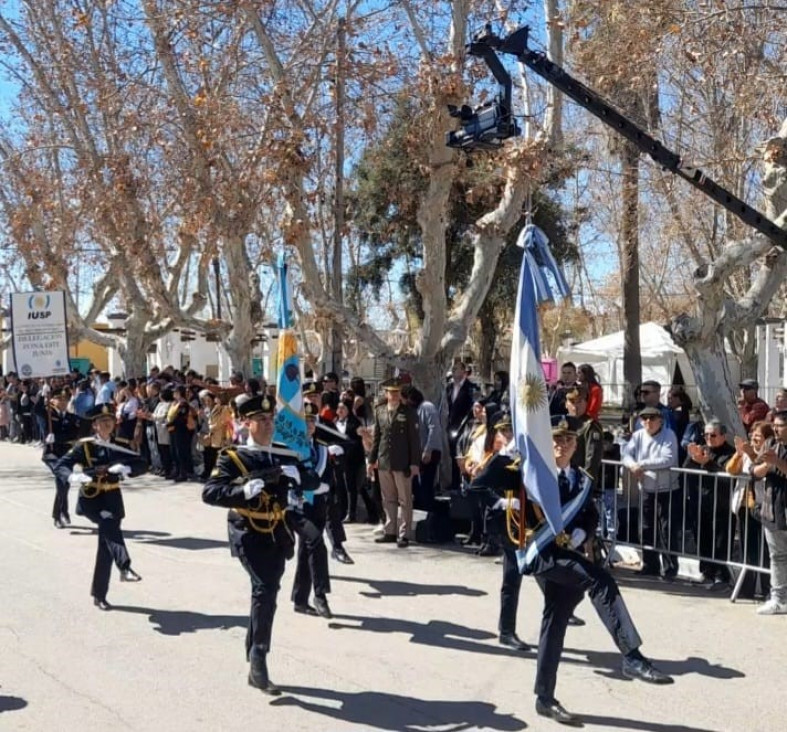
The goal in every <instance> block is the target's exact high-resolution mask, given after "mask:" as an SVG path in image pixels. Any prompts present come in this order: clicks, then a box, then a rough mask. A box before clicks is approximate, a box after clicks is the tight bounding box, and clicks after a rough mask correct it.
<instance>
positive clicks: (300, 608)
mask: <svg viewBox="0 0 787 732" xmlns="http://www.w3.org/2000/svg"><path fill="white" fill-rule="evenodd" d="M295 612H296V613H300V614H301V615H311V616H313V617H317V615H318V614H319V613H318V612H317V611H316V610H315V609H314V608H313V607H312V606H311V605H296V606H295Z"/></svg>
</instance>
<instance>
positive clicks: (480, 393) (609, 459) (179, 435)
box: [0, 361, 787, 612]
mask: <svg viewBox="0 0 787 732" xmlns="http://www.w3.org/2000/svg"><path fill="white" fill-rule="evenodd" d="M509 381H510V380H509V374H508V373H507V372H505V371H498V372H496V373H495V374H494V378H493V381H492V382H490V383H487V384H478V383H476V382H475V381H474V380H473V377H472V373H471V370H470V368H469V367H468V366H467V365H466V364H464V363H462V362H461V361H457V362H456V363H454V365H453V367H452V368H451V371H450V372H449V374H447V376H446V383H445V385H444V387H443V388H442V389H441V391H440V397H439V400H435V401H434V402H433V401H430V400H428V399H426V398H425V397H424V393H423V391H422V390H421V389H419V388H417V387H416V386H415V385H414V384H412V382H411V380H410V379H409V378H408V377H407V375H406V374H403V375H401V376H400V377H398V378H396V379H393V380H391V381H389V382H384V388H383V389H381V390H380V392H379V393H373V390H371V389H370V388H369V385H367V384H366V383H365V382H364V381H363V379H359V378H354V379H351V380H349V381H348V382H346V383H342V380H341V379H340V377H339V376H338V375H337V374H335V373H327V374H325V375H324V376H323V377H322V378H319V379H313V380H309V381H307V382H306V383H305V384H304V395H305V398H306V399H308V400H309V401H311V402H312V403H313V404H315V406H317V408H318V410H319V421H320V422H321V423H322V424H324V425H326V426H328V427H329V428H330V430H332V431H333V433H334V434H335V435H337V436H338V437H337V439H339V440H341V441H342V444H343V454H342V455H335V456H334V462H335V465H334V470H333V475H334V490H335V491H336V493H337V495H338V499H337V500H338V501H339V503H340V506H341V514H342V515H343V516H344V520H345V521H346V522H358V521H367V522H369V523H370V524H372V525H374V527H375V529H374V530H375V531H376V532H377V534H378V535H379V536H378V538H379V539H380V540H381V541H389V540H390V541H396V542H397V543H399V544H400V545H406V543H407V541H408V539H409V537H410V536H411V533H412V510H413V508H415V509H420V510H423V511H431V510H432V509H433V508H434V507H435V500H436V496H439V495H440V494H443V495H448V496H451V497H452V499H453V498H455V499H456V501H457V504H460V503H461V501H462V500H463V499H464V501H465V506H466V509H467V518H468V519H469V520H470V524H469V529H468V532H467V538H466V539H465V543H466V544H468V545H474V546H477V547H478V549H477V553H478V554H480V555H482V556H494V555H498V554H500V553H501V550H502V545H503V544H504V542H505V539H504V538H502V537H500V536H499V532H497V531H493V530H490V528H489V525H488V521H487V518H488V517H487V516H485V513H484V510H483V508H482V507H481V506H480V505H477V504H476V503H475V502H474V500H473V498H472V493H471V491H469V490H468V489H469V487H470V484H471V483H472V480H473V478H474V476H476V475H477V474H478V473H479V471H481V470H482V469H483V468H484V466H485V465H486V464H487V462H488V460H489V459H490V456H491V455H493V454H494V452H495V451H496V450H497V449H499V445H498V446H495V444H494V441H495V434H496V430H495V429H494V426H495V425H498V424H502V423H504V422H505V419H506V416H507V415H508V414H509V386H510V384H509ZM61 391H65V394H66V397H67V404H68V407H67V410H68V411H69V412H73V413H74V414H76V415H78V416H80V417H83V416H84V415H86V414H87V413H88V411H89V410H90V409H91V408H92V407H93V406H94V405H97V404H105V403H106V404H112V405H113V409H114V410H115V414H116V419H117V428H116V434H117V437H118V439H119V440H121V441H123V442H126V443H127V444H128V445H129V446H130V447H132V448H134V449H136V450H138V451H140V452H141V453H142V454H143V455H144V456H145V458H146V459H147V460H148V462H149V465H150V469H151V471H152V472H153V473H155V474H156V475H159V476H161V477H162V478H165V479H169V480H172V481H174V482H183V481H205V480H206V479H207V478H208V476H209V475H210V472H211V470H212V469H213V466H214V465H215V463H216V459H217V456H218V454H219V452H220V451H221V450H222V449H223V448H225V447H227V446H229V445H231V444H239V443H243V442H244V441H245V439H246V434H245V432H244V426H243V422H242V421H241V420H238V419H236V418H235V410H234V406H235V405H236V404H237V403H239V401H242V400H243V399H245V398H249V397H251V396H254V395H257V394H260V393H265V394H267V395H268V396H271V397H275V386H274V385H272V384H266V383H264V382H263V381H261V380H258V379H254V378H249V379H244V377H243V375H242V374H233V376H232V377H231V379H230V383H229V385H220V384H218V383H217V382H216V381H215V380H213V379H210V378H202V377H201V376H200V375H199V374H197V373H195V372H194V371H179V370H177V369H174V368H173V367H166V368H164V369H159V368H157V367H153V368H152V369H151V370H150V373H148V374H146V375H144V376H140V377H138V378H129V379H125V380H124V379H120V378H117V377H115V378H113V377H112V376H111V375H110V374H109V373H107V372H100V371H98V370H95V369H94V370H91V371H90V373H89V374H88V375H87V376H82V375H80V374H79V373H78V372H74V373H72V374H71V375H70V376H69V377H67V378H62V379H54V378H53V379H20V378H19V377H18V375H17V374H15V373H9V374H7V375H6V376H5V377H3V379H2V384H0V440H10V441H12V442H17V443H23V444H31V445H42V444H43V443H44V442H45V441H46V438H47V435H48V433H49V432H50V431H51V428H50V427H49V426H48V424H47V419H48V418H47V404H48V401H49V397H50V395H51V394H54V393H57V392H61ZM663 391H664V389H663V388H662V385H661V384H659V383H658V382H656V381H645V382H643V383H642V384H641V385H640V386H639V388H638V390H637V400H638V407H637V410H636V412H635V415H634V416H633V418H632V420H631V421H630V423H629V424H628V426H627V428H624V429H621V428H620V427H618V429H612V428H610V427H609V426H607V427H605V426H604V425H602V422H601V421H600V420H601V409H602V405H603V390H602V387H601V385H600V384H599V381H598V379H597V377H596V375H595V373H594V372H593V369H592V367H591V366H589V365H587V364H581V365H579V366H578V367H577V366H575V365H574V364H573V363H565V364H563V365H562V367H561V370H560V380H559V381H558V382H557V383H556V384H555V385H554V386H553V387H551V389H550V393H549V411H550V413H551V414H552V415H565V416H566V419H567V420H569V423H570V426H571V429H572V430H574V431H576V432H577V435H578V438H577V440H578V445H577V450H576V452H575V454H574V457H573V458H572V466H573V467H575V468H582V469H584V470H585V471H587V472H588V473H589V474H590V475H591V477H592V478H593V480H594V485H595V486H596V500H597V501H598V503H599V508H600V509H601V510H600V516H601V519H600V526H599V536H600V538H605V539H614V538H616V537H617V538H618V539H620V538H621V535H622V533H623V534H625V537H626V538H625V540H626V541H630V540H631V536H632V531H634V532H635V533H636V535H637V536H638V538H639V540H640V542H641V543H642V544H644V545H647V546H652V547H654V549H646V550H645V551H643V553H642V568H641V570H640V572H641V573H642V574H653V575H659V574H660V575H661V576H662V577H664V578H666V579H672V578H674V577H675V575H676V574H677V571H678V563H677V555H678V554H683V553H691V552H692V550H693V551H695V552H698V553H699V555H701V556H702V557H703V560H702V562H701V564H700V570H701V572H702V574H703V581H704V582H705V583H706V584H707V586H708V587H709V588H711V589H715V588H724V587H728V586H729V585H730V583H731V582H732V580H733V579H734V578H733V576H732V574H731V572H730V568H729V566H728V564H729V561H730V560H737V561H743V563H744V564H748V565H754V566H757V565H759V566H762V567H766V568H767V567H768V566H769V563H770V566H771V568H772V571H773V573H774V576H775V582H774V587H773V589H772V591H771V600H770V601H769V602H768V603H766V605H763V608H766V609H765V610H764V611H763V612H787V570H785V569H784V565H785V563H786V562H787V541H785V536H787V526H785V523H786V522H785V518H786V517H785V508H784V504H785V497H784V492H785V486H784V485H783V484H784V482H785V481H786V480H787V478H785V477H784V476H785V474H787V470H785V471H782V463H781V462H780V461H783V460H785V459H787V455H783V452H784V449H787V448H784V445H785V444H787V434H785V433H787V427H785V424H787V411H786V410H787V390H784V389H782V390H779V391H778V393H777V394H776V396H775V399H774V404H773V407H771V406H769V405H768V404H767V403H766V402H765V401H764V400H763V399H761V398H760V397H759V395H758V384H757V382H756V381H753V380H744V381H742V382H741V383H740V399H739V402H738V409H739V413H740V417H741V421H742V423H743V426H744V429H745V433H746V434H745V435H743V434H742V435H738V436H732V435H730V431H729V426H728V425H725V424H723V423H721V422H719V421H717V420H710V421H708V422H707V423H703V422H702V420H701V419H698V418H696V417H695V416H694V414H693V411H692V410H693V404H692V401H691V399H690V397H689V395H688V394H687V393H686V391H685V389H684V387H682V386H680V385H672V386H671V387H670V388H669V389H667V390H666V392H667V393H666V404H665V403H662V401H661V397H662V393H663ZM398 419H401V420H404V422H406V423H407V424H412V430H413V431H412V432H411V433H410V432H408V436H407V438H406V439H407V448H406V451H407V454H406V455H403V454H402V451H403V450H405V447H404V445H405V442H403V441H400V442H395V441H394V442H391V440H392V439H399V438H395V433H397V430H398V427H397V424H396V421H395V420H398ZM392 420H393V421H392ZM84 424H85V430H84V434H85V435H87V434H89V423H88V422H85V423H84ZM408 430H409V427H408ZM400 431H401V430H400ZM392 435H394V437H392ZM733 437H734V440H733ZM446 451H447V453H448V455H447V457H448V458H449V461H450V470H449V471H444V475H445V476H446V479H443V480H441V477H440V476H441V463H443V462H445V461H444V460H443V458H444V457H445V452H446ZM602 459H603V460H605V463H606V464H605V465H603V466H602ZM618 460H619V461H620V463H621V465H622V470H621V471H617V470H615V469H614V467H613V466H612V465H611V463H614V462H615V461H618ZM763 466H765V467H763ZM785 467H787V465H786V466H785ZM677 468H682V469H683V471H678V470H676V469H677ZM449 475H450V477H448V476H449ZM626 486H628V487H633V488H634V490H635V491H636V494H637V496H638V500H637V507H636V512H634V513H633V514H632V512H631V510H630V508H629V507H628V506H626V505H625V502H624V501H622V500H621V498H620V494H621V489H622V488H624V487H626ZM760 527H765V531H764V534H763V531H761V529H760ZM763 536H764V539H765V540H764V541H763ZM660 550H661V551H660ZM767 585H768V583H767V577H764V576H761V577H758V578H756V581H755V578H752V579H750V580H749V582H748V583H747V587H748V589H747V590H745V591H748V592H749V593H750V594H752V595H753V594H754V593H755V592H759V593H763V594H766V595H767V592H768V586H767Z"/></svg>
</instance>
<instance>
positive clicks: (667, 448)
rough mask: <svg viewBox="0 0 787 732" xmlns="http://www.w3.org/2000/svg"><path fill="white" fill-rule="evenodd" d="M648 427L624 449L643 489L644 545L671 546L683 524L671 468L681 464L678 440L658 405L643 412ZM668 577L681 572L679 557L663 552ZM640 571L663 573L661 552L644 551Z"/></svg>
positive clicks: (626, 461) (623, 456)
mask: <svg viewBox="0 0 787 732" xmlns="http://www.w3.org/2000/svg"><path fill="white" fill-rule="evenodd" d="M639 420H640V421H641V422H642V424H643V425H644V427H643V428H642V429H640V430H637V431H636V432H634V434H633V435H632V436H631V439H630V440H629V441H628V442H627V443H626V444H625V446H624V447H623V449H622V450H621V459H622V462H623V465H624V466H625V467H626V468H627V469H628V470H629V472H630V473H631V475H632V477H633V478H634V479H635V480H636V481H637V484H638V486H639V490H640V507H641V508H640V517H641V519H640V540H641V542H642V543H643V544H651V545H653V546H656V547H660V548H664V549H670V548H671V547H672V546H677V541H673V540H674V539H675V537H676V535H677V532H676V530H675V529H674V528H673V527H678V526H680V525H681V524H682V512H681V501H680V492H679V491H678V490H676V489H677V488H678V478H677V475H676V474H675V473H673V472H672V471H671V470H670V468H675V467H677V465H678V439H677V437H676V436H675V433H674V432H673V431H672V430H671V429H670V428H669V427H667V426H666V425H665V424H664V417H663V414H662V412H661V410H660V409H658V408H657V407H645V408H644V409H643V410H642V411H641V412H640V413H639ZM661 561H662V563H663V565H664V577H665V578H667V579H670V578H673V577H675V576H676V575H677V573H678V560H677V558H676V557H674V556H672V555H670V554H666V553H663V554H661ZM638 574H641V575H659V574H661V568H660V567H659V555H658V553H657V552H655V551H653V550H651V549H643V550H642V568H641V569H640V570H639V572H638Z"/></svg>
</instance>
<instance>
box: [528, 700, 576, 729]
mask: <svg viewBox="0 0 787 732" xmlns="http://www.w3.org/2000/svg"><path fill="white" fill-rule="evenodd" d="M536 714H538V715H540V716H541V717H547V719H554V720H555V721H556V722H560V724H566V725H568V726H569V727H583V726H584V725H583V724H582V721H581V720H580V719H579V717H575V716H574V715H573V714H571V713H570V712H567V711H566V710H565V709H563V707H562V706H561V705H560V702H559V701H557V699H551V700H548V699H541V698H539V697H537V698H536Z"/></svg>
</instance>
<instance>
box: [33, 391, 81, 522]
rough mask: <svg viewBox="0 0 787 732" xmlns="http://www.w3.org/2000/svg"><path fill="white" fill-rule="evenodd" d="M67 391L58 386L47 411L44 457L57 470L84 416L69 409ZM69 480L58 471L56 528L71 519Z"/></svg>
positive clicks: (45, 462) (73, 440)
mask: <svg viewBox="0 0 787 732" xmlns="http://www.w3.org/2000/svg"><path fill="white" fill-rule="evenodd" d="M67 406H68V392H67V391H66V390H65V389H56V390H55V391H53V392H52V395H51V397H50V404H49V405H48V406H47V413H46V430H47V432H46V437H45V438H44V454H43V456H42V457H41V460H42V461H43V462H44V464H46V465H47V466H49V468H50V469H51V470H52V472H53V473H54V466H55V464H56V463H57V461H58V460H59V459H60V458H61V457H63V456H64V455H65V454H66V453H67V452H68V451H69V450H70V449H71V447H72V445H73V444H74V443H75V442H76V440H77V438H78V437H79V432H80V422H81V420H80V419H79V417H77V416H76V414H71V413H70V412H67V411H66V407H67ZM68 488H69V485H68V481H67V480H63V479H62V478H61V477H59V476H58V475H57V474H56V473H55V501H54V504H53V506H52V519H53V520H54V523H55V528H56V529H62V528H63V527H64V526H65V525H67V524H70V523H71V516H70V514H69V512H68Z"/></svg>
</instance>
